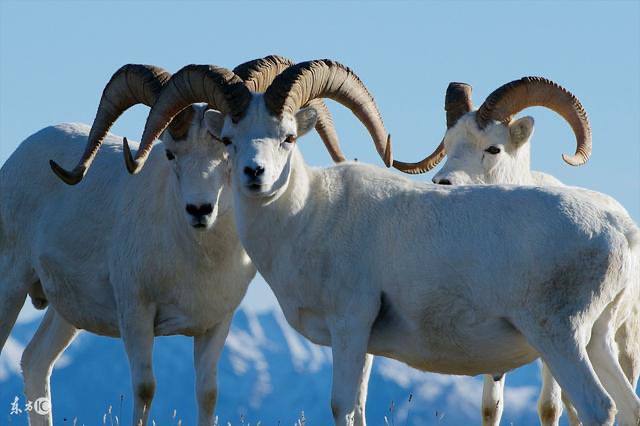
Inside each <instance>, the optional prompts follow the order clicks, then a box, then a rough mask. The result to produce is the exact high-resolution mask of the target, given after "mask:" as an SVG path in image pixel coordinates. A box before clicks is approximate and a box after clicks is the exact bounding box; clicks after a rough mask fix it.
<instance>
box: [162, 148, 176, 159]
mask: <svg viewBox="0 0 640 426" xmlns="http://www.w3.org/2000/svg"><path fill="white" fill-rule="evenodd" d="M164 153H165V154H167V160H169V161H171V160H175V159H176V156H175V155H174V154H173V152H171V151H169V150H168V149H165V151H164Z"/></svg>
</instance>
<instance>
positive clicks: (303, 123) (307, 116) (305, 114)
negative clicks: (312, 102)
mask: <svg viewBox="0 0 640 426" xmlns="http://www.w3.org/2000/svg"><path fill="white" fill-rule="evenodd" d="M317 120H318V111H316V109H315V108H313V107H307V108H303V109H301V110H300V111H298V112H296V123H297V125H298V134H297V135H296V136H297V137H300V136H302V135H304V134H305V133H307V132H308V131H309V130H311V129H313V128H314V126H315V125H316V121H317Z"/></svg>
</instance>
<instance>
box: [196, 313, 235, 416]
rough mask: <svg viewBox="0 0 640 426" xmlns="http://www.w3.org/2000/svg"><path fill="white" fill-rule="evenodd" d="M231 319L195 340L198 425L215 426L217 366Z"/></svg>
mask: <svg viewBox="0 0 640 426" xmlns="http://www.w3.org/2000/svg"><path fill="white" fill-rule="evenodd" d="M230 325H231V317H229V318H227V319H225V321H224V322H222V323H220V324H218V325H216V326H215V327H214V328H212V329H211V330H208V331H207V332H206V333H205V334H203V335H201V336H196V337H195V338H194V339H193V358H194V365H195V371H196V397H197V400H198V425H200V426H209V425H212V424H213V420H214V419H213V414H214V411H215V407H216V399H217V398H218V383H217V366H218V359H219V358H220V354H221V353H222V348H223V346H224V341H225V339H226V338H227V334H229V326H230Z"/></svg>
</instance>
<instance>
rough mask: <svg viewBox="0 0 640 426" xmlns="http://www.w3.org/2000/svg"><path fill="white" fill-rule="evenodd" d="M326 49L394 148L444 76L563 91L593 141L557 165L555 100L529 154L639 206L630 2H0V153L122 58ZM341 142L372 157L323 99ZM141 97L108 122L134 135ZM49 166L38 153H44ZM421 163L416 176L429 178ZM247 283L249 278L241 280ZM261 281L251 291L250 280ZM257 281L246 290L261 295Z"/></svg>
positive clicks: (318, 147)
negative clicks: (365, 92)
mask: <svg viewBox="0 0 640 426" xmlns="http://www.w3.org/2000/svg"><path fill="white" fill-rule="evenodd" d="M272 53H275V54H280V55H284V56H289V57H291V58H292V59H294V60H298V61H302V60H307V59H315V58H325V57H326V58H332V59H335V60H338V61H340V62H343V63H344V64H346V65H348V66H350V67H351V68H353V69H354V70H355V71H356V72H357V73H358V74H359V76H360V77H361V78H362V80H363V81H364V82H365V84H366V85H367V86H368V88H369V89H370V90H371V92H372V93H373V94H374V96H375V97H376V100H377V102H378V105H379V107H380V110H381V112H382V114H383V117H384V120H385V124H386V126H387V128H388V130H389V131H390V133H391V134H392V135H393V140H394V150H395V152H394V155H395V157H396V158H397V159H402V160H415V159H417V158H422V157H423V156H424V154H426V153H427V152H430V151H431V150H432V149H433V147H435V145H436V144H437V143H438V142H439V141H440V139H441V137H442V134H443V131H444V129H445V116H444V111H443V99H444V91H445V89H446V87H447V85H448V83H449V82H450V81H463V82H467V83H469V84H472V85H473V87H474V100H475V103H476V104H480V103H481V102H482V100H483V99H484V97H485V96H486V95H488V94H489V93H490V92H491V91H492V90H494V89H495V88H497V87H498V86H500V85H502V84H503V83H506V82H508V81H511V80H513V79H516V78H519V77H522V76H525V75H540V76H544V77H548V78H550V79H552V80H555V81H557V82H558V83H560V84H562V85H564V86H565V87H567V88H568V89H569V90H571V91H572V92H573V93H574V94H576V95H577V96H578V97H579V98H580V100H581V101H582V103H583V104H584V106H585V108H586V110H587V112H588V113H589V116H590V118H591V124H592V127H593V144H594V153H593V157H592V159H591V161H590V162H589V163H588V164H587V165H586V166H583V167H581V168H571V167H569V166H567V165H565V164H564V163H563V162H562V160H561V158H560V154H561V153H562V152H571V151H572V149H573V146H574V138H573V135H572V133H571V130H570V128H569V127H568V125H567V124H566V123H565V122H563V121H562V119H561V118H560V117H559V116H557V115H555V114H554V113H552V112H550V111H547V110H544V109H542V108H534V109H530V110H528V111H527V112H526V113H527V114H530V115H532V116H534V117H535V119H536V130H535V134H534V137H533V142H532V151H533V154H532V157H533V167H534V168H535V169H537V170H542V171H545V172H548V173H551V174H553V175H555V176H556V177H558V178H559V179H561V180H562V181H564V182H565V183H568V184H572V185H578V186H584V187H587V188H591V189H595V190H598V191H601V192H605V193H607V194H610V195H612V196H614V197H615V198H616V199H618V200H619V201H620V202H621V203H622V204H623V205H624V206H625V207H626V208H627V209H628V210H629V212H630V213H631V215H632V216H633V217H634V218H635V219H636V221H640V113H639V109H640V90H639V77H638V76H639V75H640V2H635V1H628V2H614V1H607V2H595V1H593V2H578V1H571V2H561V1H555V2H506V1H499V2H393V3H391V2H371V3H370V2H366V3H365V2H313V3H312V2H304V3H303V2H245V3H226V2H216V3H210V2H197V1H192V2H189V1H184V2H170V1H162V2H153V1H144V2H124V1H122V2H77V1H68V2H56V1H47V2H29V1H20V2H18V1H11V0H1V1H0V164H2V163H4V161H5V160H6V158H8V156H9V155H10V154H11V153H12V152H13V150H14V149H15V148H16V146H17V145H18V144H19V143H20V142H21V141H22V140H23V139H25V138H26V137H28V136H29V135H30V134H32V133H34V132H36V131H38V130H39V129H41V128H42V127H45V126H48V125H51V124H56V123H60V122H69V121H76V122H84V123H91V121H92V120H93V117H94V114H95V110H96V108H97V105H98V101H99V97H100V94H101V91H102V89H103V87H104V85H105V83H106V82H107V81H108V79H109V77H110V76H111V74H112V73H113V72H114V71H115V70H116V69H117V68H119V67H120V66H121V65H123V64H125V63H149V64H156V65H159V66H162V67H164V68H166V69H168V70H169V71H172V72H174V71H176V70H178V69H179V68H181V67H182V66H184V65H186V64H189V63H211V64H217V65H221V66H226V67H229V68H232V67H234V66H235V65H237V64H239V63H241V62H244V61H246V60H249V59H253V58H256V57H261V56H265V55H267V54H272ZM330 107H331V108H332V111H333V112H334V115H335V117H336V122H337V129H338V132H339V135H340V137H341V140H342V145H343V148H344V150H345V152H346V153H347V155H348V157H350V158H353V157H357V158H358V159H360V160H361V161H367V162H372V163H375V164H380V160H379V159H378V157H377V155H376V154H375V151H374V149H373V146H372V143H371V141H370V139H369V137H368V135H367V133H366V131H365V130H364V128H363V127H362V126H361V125H360V124H359V122H358V121H357V120H355V119H354V118H353V117H352V116H351V114H350V113H348V112H347V111H346V110H344V109H343V108H342V107H340V106H338V105H335V104H332V105H330ZM146 112H147V110H146V108H145V107H142V106H138V107H135V108H133V109H132V110H131V111H130V112H128V113H126V114H125V115H124V116H123V117H122V118H121V119H120V120H119V121H118V122H117V123H116V125H115V126H114V128H113V132H114V133H116V134H119V135H123V136H128V137H130V138H131V139H139V138H140V135H141V133H142V128H143V124H144V119H145V117H146ZM300 145H301V146H302V150H303V153H304V154H305V158H306V160H307V161H308V162H309V163H311V164H315V165H325V164H329V162H330V159H329V156H328V155H327V153H326V151H324V148H323V147H322V144H321V143H320V142H319V139H318V138H317V136H316V135H315V134H314V135H310V136H307V137H305V138H304V139H303V140H302V141H301V144H300ZM42 166H43V167H47V165H46V164H43V165H42ZM432 174H433V173H429V174H427V175H423V176H420V177H416V179H418V180H427V179H430V178H431V176H432ZM254 287H256V286H254ZM261 288H262V290H260V289H261ZM263 290H264V288H263V287H260V286H258V287H256V289H254V290H253V293H252V300H253V302H251V303H255V304H258V302H259V301H261V300H263V299H264V297H263V296H264V294H265V291H263Z"/></svg>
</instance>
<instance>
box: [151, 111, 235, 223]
mask: <svg viewBox="0 0 640 426" xmlns="http://www.w3.org/2000/svg"><path fill="white" fill-rule="evenodd" d="M191 108H194V110H195V113H194V114H193V119H192V121H191V126H190V128H189V131H188V133H187V135H186V137H185V138H184V139H180V140H177V141H176V140H174V139H173V138H172V137H171V135H170V133H169V132H168V131H167V132H164V133H163V135H162V138H161V139H162V141H163V143H164V145H165V149H166V157H167V161H168V162H169V163H170V165H171V168H172V170H173V175H174V178H175V181H176V184H177V185H176V187H177V188H178V192H179V197H180V198H181V199H182V202H183V206H182V209H183V211H184V214H185V215H186V219H187V221H188V222H189V224H190V225H191V226H193V227H194V228H196V229H198V230H207V229H209V228H211V227H212V226H213V224H214V223H215V221H216V218H217V217H218V216H219V215H220V214H222V213H224V212H225V211H227V210H229V208H230V207H231V194H230V192H229V190H228V189H227V188H228V183H229V161H228V155H227V153H226V150H225V149H224V147H223V146H222V145H221V144H220V143H219V142H217V141H216V139H215V138H214V137H213V136H212V135H211V134H210V133H209V132H208V131H207V129H206V126H204V124H203V117H204V114H205V111H206V107H205V106H204V105H193V106H192V107H191Z"/></svg>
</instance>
